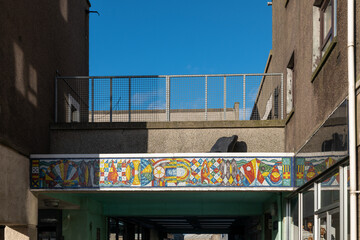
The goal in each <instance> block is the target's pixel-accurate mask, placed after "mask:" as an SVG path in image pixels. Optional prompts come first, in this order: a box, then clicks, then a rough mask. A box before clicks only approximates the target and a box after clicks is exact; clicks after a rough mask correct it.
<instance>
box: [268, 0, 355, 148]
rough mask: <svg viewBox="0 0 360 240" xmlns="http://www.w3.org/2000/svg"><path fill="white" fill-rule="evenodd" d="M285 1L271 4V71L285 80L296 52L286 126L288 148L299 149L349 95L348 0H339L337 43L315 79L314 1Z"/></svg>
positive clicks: (286, 145)
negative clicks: (292, 102)
mask: <svg viewBox="0 0 360 240" xmlns="http://www.w3.org/2000/svg"><path fill="white" fill-rule="evenodd" d="M285 2H286V1H273V5H272V9H273V49H272V53H273V55H272V60H271V62H270V64H269V68H268V72H282V73H284V77H285V78H284V82H286V68H287V66H288V63H289V61H290V58H291V56H292V54H293V53H294V80H293V81H294V83H293V84H294V85H293V86H294V87H293V98H294V109H293V110H294V112H293V115H292V117H291V118H290V119H289V121H288V122H287V125H286V130H285V136H286V143H285V150H286V151H297V150H298V149H299V148H300V147H301V146H302V145H303V144H304V143H305V141H306V140H307V139H309V137H310V136H311V135H312V133H313V132H314V131H315V130H316V129H317V128H318V127H319V126H320V124H321V123H322V122H323V121H324V120H325V119H326V118H327V117H328V116H329V115H330V113H331V112H332V111H333V110H334V109H335V108H336V107H337V106H338V105H339V104H340V103H341V102H342V101H343V100H344V99H345V97H346V96H347V48H346V44H347V28H346V25H347V24H346V21H347V15H346V8H347V2H346V0H337V3H338V7H337V38H336V41H337V43H336V45H335V47H334V49H333V50H332V52H331V53H330V55H329V57H328V59H327V60H326V61H325V62H324V65H323V67H322V69H321V70H320V71H319V72H318V75H317V77H315V78H314V79H313V81H312V78H313V68H312V66H313V60H312V58H313V32H314V31H316V29H313V4H314V1H295V0H289V1H288V4H287V5H286V6H285ZM357 4H358V3H357ZM284 87H285V93H286V91H287V89H286V84H284ZM284 107H285V109H286V105H285V106H284ZM285 109H284V110H285Z"/></svg>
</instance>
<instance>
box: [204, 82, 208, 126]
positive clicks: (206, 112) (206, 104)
mask: <svg viewBox="0 0 360 240" xmlns="http://www.w3.org/2000/svg"><path fill="white" fill-rule="evenodd" d="M207 120H208V76H205V121H207Z"/></svg>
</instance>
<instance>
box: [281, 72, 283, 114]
mask: <svg viewBox="0 0 360 240" xmlns="http://www.w3.org/2000/svg"><path fill="white" fill-rule="evenodd" d="M281 119H284V74H283V73H281Z"/></svg>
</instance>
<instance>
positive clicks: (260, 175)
mask: <svg viewBox="0 0 360 240" xmlns="http://www.w3.org/2000/svg"><path fill="white" fill-rule="evenodd" d="M291 166H292V161H291V158H151V159H150V158H142V159H124V158H114V159H59V160H36V159H34V160H32V183H31V187H32V188H39V189H48V188H50V189H51V188H60V189H61V188H109V187H110V188H117V187H175V186H178V187H181V186H183V187H193V186H194V187H212V186H213V187H221V186H232V187H291V186H292V174H291V173H292V169H291Z"/></svg>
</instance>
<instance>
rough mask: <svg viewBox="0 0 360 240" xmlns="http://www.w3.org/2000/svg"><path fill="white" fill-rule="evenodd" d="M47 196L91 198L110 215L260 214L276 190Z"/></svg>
mask: <svg viewBox="0 0 360 240" xmlns="http://www.w3.org/2000/svg"><path fill="white" fill-rule="evenodd" d="M46 195H47V196H50V197H52V198H57V199H60V200H63V201H65V202H68V203H72V204H77V205H81V208H94V207H93V206H91V205H89V206H85V205H86V204H88V203H89V200H90V201H91V202H92V203H93V204H95V205H97V206H100V208H101V209H102V213H103V214H104V215H106V216H256V215H261V214H262V213H263V211H264V209H263V207H264V205H265V204H266V203H269V202H275V199H276V195H277V193H274V192H222V191H218V192H185V191H184V192H179V191H176V192H173V191H171V192H170V191H168V192H166V191H161V192H153V191H147V192H144V191H143V192H140V191H139V192H86V193H80V192H77V193H74V192H62V193H47V194H46Z"/></svg>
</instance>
